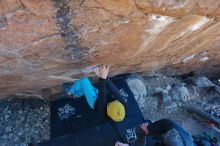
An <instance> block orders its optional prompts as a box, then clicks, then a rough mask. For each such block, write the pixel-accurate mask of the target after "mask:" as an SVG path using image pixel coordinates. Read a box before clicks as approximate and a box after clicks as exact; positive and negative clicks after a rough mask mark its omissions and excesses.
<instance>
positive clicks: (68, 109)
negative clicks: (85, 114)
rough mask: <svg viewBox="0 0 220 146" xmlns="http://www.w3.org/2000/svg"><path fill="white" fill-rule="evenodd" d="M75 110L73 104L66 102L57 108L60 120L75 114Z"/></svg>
mask: <svg viewBox="0 0 220 146" xmlns="http://www.w3.org/2000/svg"><path fill="white" fill-rule="evenodd" d="M75 111H76V110H75V108H74V107H73V106H71V105H69V104H66V105H64V106H63V107H60V108H59V109H58V116H59V118H60V120H64V119H69V117H70V116H71V115H74V114H75Z"/></svg>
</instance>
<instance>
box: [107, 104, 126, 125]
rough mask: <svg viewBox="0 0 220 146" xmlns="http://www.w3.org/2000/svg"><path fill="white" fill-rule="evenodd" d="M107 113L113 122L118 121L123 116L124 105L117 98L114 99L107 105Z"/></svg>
mask: <svg viewBox="0 0 220 146" xmlns="http://www.w3.org/2000/svg"><path fill="white" fill-rule="evenodd" d="M107 115H108V116H109V117H110V118H111V119H112V120H113V121H115V122H120V121H122V120H123V119H124V117H125V107H124V105H123V104H122V103H121V102H119V101H118V100H114V101H112V102H110V103H109V104H108V105H107Z"/></svg>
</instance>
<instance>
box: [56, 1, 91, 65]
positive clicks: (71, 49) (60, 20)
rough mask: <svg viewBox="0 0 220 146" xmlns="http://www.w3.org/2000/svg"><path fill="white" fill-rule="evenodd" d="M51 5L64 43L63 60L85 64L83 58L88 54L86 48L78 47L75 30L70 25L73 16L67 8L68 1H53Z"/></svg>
mask: <svg viewBox="0 0 220 146" xmlns="http://www.w3.org/2000/svg"><path fill="white" fill-rule="evenodd" d="M53 4H54V7H55V8H56V9H57V11H56V16H55V20H56V23H57V26H58V27H59V29H60V30H59V31H60V33H61V36H62V38H63V40H64V42H65V48H64V49H65V53H66V56H65V58H67V59H69V60H73V61H77V62H83V63H85V56H86V54H88V48H82V47H80V46H79V43H78V37H77V34H76V31H77V28H76V27H75V26H72V25H71V20H72V18H73V17H74V16H75V14H74V13H73V11H72V10H71V9H70V7H69V6H68V0H62V1H61V0H53ZM74 27H75V28H74Z"/></svg>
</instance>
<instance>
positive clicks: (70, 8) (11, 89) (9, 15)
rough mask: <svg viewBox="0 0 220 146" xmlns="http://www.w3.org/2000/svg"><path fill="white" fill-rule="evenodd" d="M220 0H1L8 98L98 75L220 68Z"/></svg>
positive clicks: (0, 67) (0, 74)
mask: <svg viewBox="0 0 220 146" xmlns="http://www.w3.org/2000/svg"><path fill="white" fill-rule="evenodd" d="M219 5H220V2H219V1H218V0H181V1H179V0H154V1H153V0H117V1H115V0H44V1H37V0H1V1H0V95H4V94H13V93H17V92H22V91H27V90H36V89H39V88H45V87H50V86H52V85H56V84H60V83H62V82H64V81H65V80H70V79H76V78H80V77H81V76H85V75H86V76H91V75H92V74H91V73H90V72H91V70H92V67H93V66H95V65H97V64H102V63H107V64H110V65H112V70H111V75H116V74H119V73H127V72H143V73H144V74H147V75H152V74H155V73H163V74H168V75H177V74H184V73H189V72H194V73H196V74H202V75H203V74H204V75H208V76H210V77H216V76H219V71H220V59H219V57H220V49H219V47H220V43H219V42H220V22H219V17H220V6H219Z"/></svg>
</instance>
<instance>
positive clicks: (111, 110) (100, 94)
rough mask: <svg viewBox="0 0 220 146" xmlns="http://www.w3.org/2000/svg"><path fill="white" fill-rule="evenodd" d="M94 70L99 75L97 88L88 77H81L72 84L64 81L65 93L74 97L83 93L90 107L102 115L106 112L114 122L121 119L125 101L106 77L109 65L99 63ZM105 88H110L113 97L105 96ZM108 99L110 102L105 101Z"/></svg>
mask: <svg viewBox="0 0 220 146" xmlns="http://www.w3.org/2000/svg"><path fill="white" fill-rule="evenodd" d="M94 72H95V74H96V75H97V76H98V77H99V85H98V89H96V88H95V87H93V86H92V84H91V82H90V80H89V79H88V78H82V79H80V80H77V81H75V82H74V83H73V84H72V85H69V84H67V83H65V84H64V85H63V86H64V89H65V91H66V93H67V94H68V95H69V96H73V97H75V98H78V97H81V96H82V95H85V97H86V100H87V103H88V105H89V106H90V108H92V109H94V110H97V111H99V112H101V113H102V114H104V115H106V113H107V115H108V117H110V118H111V119H112V120H113V121H115V122H120V121H122V120H123V119H124V117H125V107H126V102H125V101H124V99H123V98H122V97H121V94H120V93H119V90H118V89H117V87H116V86H115V85H114V83H113V82H112V81H111V80H110V79H108V78H107V76H108V72H109V66H107V65H100V66H99V67H96V68H95V69H94ZM106 88H108V89H109V90H111V92H112V93H113V95H114V97H107V94H106ZM109 98H110V99H109ZM109 100H110V101H111V102H109V103H107V101H109Z"/></svg>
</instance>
